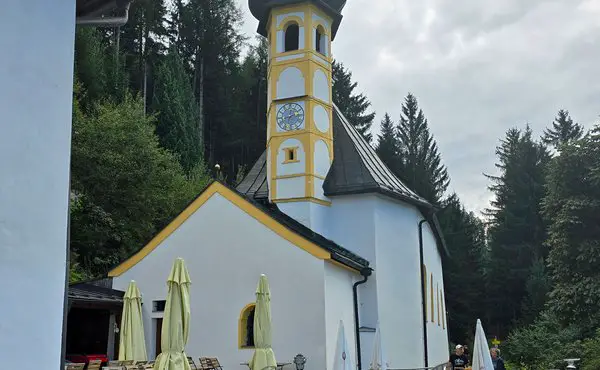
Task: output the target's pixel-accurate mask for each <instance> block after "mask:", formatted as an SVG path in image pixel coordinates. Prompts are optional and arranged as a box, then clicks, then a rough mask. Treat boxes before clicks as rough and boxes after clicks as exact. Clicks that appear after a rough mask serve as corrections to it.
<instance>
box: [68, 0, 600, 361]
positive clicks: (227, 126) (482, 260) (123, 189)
mask: <svg viewBox="0 0 600 370" xmlns="http://www.w3.org/2000/svg"><path fill="white" fill-rule="evenodd" d="M240 19H242V17H241V16H240V10H239V9H237V8H236V4H235V1H234V0H189V1H182V0H174V1H173V2H170V1H169V3H168V4H167V2H166V1H165V0H137V1H135V2H133V4H132V8H131V12H130V20H129V22H128V23H127V25H125V26H123V27H121V28H114V29H94V28H81V29H78V31H77V35H76V45H75V46H76V53H75V54H76V55H75V79H74V80H75V86H74V103H73V146H72V168H71V176H72V178H71V226H70V230H71V236H70V245H71V279H72V280H82V279H88V278H93V277H96V276H101V275H103V274H105V273H106V272H107V271H108V270H109V269H110V267H112V266H114V265H115V264H117V263H118V262H119V261H121V260H123V259H124V258H125V257H127V256H128V255H130V254H131V253H132V252H133V251H135V250H136V249H138V248H139V247H140V246H141V245H143V244H144V243H145V242H146V241H147V240H149V238H151V237H152V235H153V234H155V233H156V232H157V231H158V230H159V229H160V228H161V227H163V226H164V225H165V224H166V223H167V222H168V221H169V220H170V219H172V218H173V217H174V216H175V215H176V214H177V213H178V212H179V211H181V209H182V208H183V207H184V206H185V205H186V204H187V203H188V202H189V201H190V200H192V199H193V198H194V197H195V196H196V195H197V194H198V193H199V192H200V191H201V190H202V189H203V188H204V186H205V185H206V184H207V183H208V181H209V180H210V179H211V178H214V177H218V178H220V179H221V180H223V181H226V182H228V183H230V184H235V183H236V182H237V181H239V180H240V179H241V178H242V176H243V175H244V173H245V172H246V171H247V169H248V168H249V166H251V165H252V163H253V161H254V160H256V159H257V157H258V156H259V155H260V153H261V152H262V151H263V150H264V146H265V140H266V132H265V130H266V106H267V103H266V98H267V96H266V93H267V91H266V90H267V89H266V71H267V50H266V41H265V40H264V39H262V38H259V39H257V40H254V42H250V41H252V40H247V39H246V38H245V37H244V36H243V34H242V33H241V30H240V26H241V25H240V24H239V20H240ZM245 48H249V51H248V52H247V53H242V50H244V49H245ZM333 79H334V86H333V96H334V101H335V103H336V104H337V105H338V106H339V107H340V109H342V111H343V113H344V114H345V115H346V116H347V117H348V119H349V121H350V122H352V123H353V124H354V125H355V126H356V128H357V129H358V131H359V132H360V133H361V134H362V135H363V136H364V137H365V139H366V140H367V141H369V142H370V143H371V145H373V146H374V147H375V149H376V151H377V153H378V154H379V155H380V157H381V158H382V159H383V160H384V161H385V162H386V164H387V165H388V166H389V167H390V169H391V170H392V171H393V172H394V173H395V174H396V175H397V176H398V177H399V178H401V179H402V180H403V181H405V182H406V184H407V185H408V186H410V187H411V188H413V189H415V190H416V191H417V192H418V193H419V194H420V195H421V196H423V197H425V198H426V199H428V200H429V201H430V202H432V203H434V204H435V205H436V206H437V207H438V208H439V211H438V217H439V219H440V223H441V226H442V228H443V231H444V235H445V239H446V242H447V245H448V249H449V251H450V256H449V257H448V258H446V260H445V261H444V267H445V270H444V280H445V284H446V287H445V289H446V299H447V308H448V323H449V338H450V340H451V342H452V343H463V344H465V343H466V344H470V343H471V342H472V339H473V335H474V334H473V331H474V327H475V320H476V319H477V318H481V319H482V321H483V322H484V327H485V328H486V331H487V334H488V335H491V336H496V337H497V338H498V339H500V340H501V341H502V343H501V345H500V348H501V349H502V356H503V357H504V358H505V359H506V360H507V361H508V362H509V363H510V364H511V366H512V368H516V369H522V368H526V369H547V368H549V367H558V366H562V365H561V359H563V358H566V357H581V358H582V359H583V360H582V363H581V365H582V369H587V370H592V369H593V370H597V369H599V368H600V331H599V332H595V330H596V329H597V328H599V327H600V269H598V263H600V127H598V126H596V127H588V128H585V127H583V126H582V125H580V124H577V123H576V122H574V121H573V119H572V118H571V116H570V114H569V112H568V111H566V110H561V111H559V112H558V113H557V115H556V117H555V118H554V119H553V116H554V112H548V118H549V119H548V121H549V122H550V121H552V122H551V123H550V124H549V127H548V128H547V130H546V131H545V132H544V135H543V136H542V137H540V138H536V137H534V135H533V133H532V130H531V129H530V128H529V127H527V126H525V127H515V128H512V129H510V130H508V131H507V132H506V135H505V137H503V138H500V139H499V142H498V146H497V148H495V153H496V155H497V164H496V166H497V171H496V172H497V173H496V174H488V175H487V177H488V179H489V184H490V185H489V189H490V191H492V192H493V194H494V195H495V197H494V200H493V202H492V203H491V204H490V205H489V208H488V209H487V210H486V212H484V213H483V214H475V213H473V212H470V211H468V210H467V209H465V207H464V206H463V204H462V203H461V200H460V198H459V197H458V195H456V194H449V193H448V191H447V189H448V186H449V184H450V181H451V179H450V176H449V173H448V171H447V169H446V167H445V165H444V163H443V156H442V153H440V151H439V149H438V147H437V144H436V141H435V138H434V135H433V133H432V132H431V131H430V129H429V123H428V121H427V118H426V116H425V113H424V112H423V111H422V110H421V109H420V108H419V104H418V101H417V97H415V96H414V95H412V94H408V95H407V96H406V97H405V98H404V100H403V101H399V104H402V113H401V115H400V116H399V117H391V116H390V115H389V114H384V115H382V116H383V119H382V121H381V132H380V134H379V135H378V136H376V137H373V136H372V133H371V125H372V123H373V121H374V119H375V112H373V111H372V110H371V107H370V102H369V100H368V97H366V96H365V95H364V94H361V93H359V92H358V89H357V82H356V81H354V79H353V77H352V73H351V71H350V70H348V69H347V68H346V67H345V66H344V65H343V64H342V63H340V62H339V61H336V62H335V63H334V66H333ZM507 124H508V125H510V124H517V123H507ZM490 150H491V151H493V150H494V148H490ZM216 164H219V167H220V170H218V171H216V170H215V165H216Z"/></svg>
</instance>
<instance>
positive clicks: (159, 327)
mask: <svg viewBox="0 0 600 370" xmlns="http://www.w3.org/2000/svg"><path fill="white" fill-rule="evenodd" d="M162 323H163V319H162V318H159V319H156V357H158V355H159V354H160V353H161V352H162V350H161V348H160V341H161V338H162Z"/></svg>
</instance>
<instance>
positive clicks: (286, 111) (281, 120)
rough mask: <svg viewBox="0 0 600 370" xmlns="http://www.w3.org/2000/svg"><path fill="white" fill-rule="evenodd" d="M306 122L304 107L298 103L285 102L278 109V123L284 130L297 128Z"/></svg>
mask: <svg viewBox="0 0 600 370" xmlns="http://www.w3.org/2000/svg"><path fill="white" fill-rule="evenodd" d="M302 122H304V109H303V108H302V107H301V106H300V104H297V103H287V104H284V105H283V106H282V107H281V108H279V110H278V111H277V125H278V126H279V128H281V129H282V130H284V131H292V130H297V129H298V128H300V126H301V125H302Z"/></svg>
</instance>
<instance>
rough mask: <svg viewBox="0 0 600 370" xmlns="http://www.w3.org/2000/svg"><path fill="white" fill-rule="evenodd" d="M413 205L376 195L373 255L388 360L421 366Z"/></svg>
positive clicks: (397, 365)
mask: <svg viewBox="0 0 600 370" xmlns="http://www.w3.org/2000/svg"><path fill="white" fill-rule="evenodd" d="M421 219H422V216H421V214H420V213H419V212H418V211H417V210H416V209H414V208H413V207H411V206H409V205H406V204H403V203H401V202H397V201H394V200H391V199H389V198H384V197H380V198H377V201H376V210H375V224H376V254H377V255H376V258H377V270H376V271H377V277H378V279H377V297H378V299H379V305H378V309H379V322H380V325H381V327H382V328H383V329H385V330H383V331H382V335H381V337H382V341H383V342H384V343H385V346H386V350H387V355H388V357H389V363H390V366H391V367H395V368H411V367H421V366H423V365H424V355H423V339H422V338H423V335H422V333H423V332H422V310H421V308H422V304H421V280H420V261H419V241H418V232H417V225H418V222H419V221H420V220H421Z"/></svg>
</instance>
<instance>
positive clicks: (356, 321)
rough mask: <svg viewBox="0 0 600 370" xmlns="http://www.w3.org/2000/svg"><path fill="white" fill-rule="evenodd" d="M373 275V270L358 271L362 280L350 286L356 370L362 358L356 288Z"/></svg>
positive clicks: (359, 369) (360, 366) (360, 367)
mask: <svg viewBox="0 0 600 370" xmlns="http://www.w3.org/2000/svg"><path fill="white" fill-rule="evenodd" d="M372 273H373V269H372V268H370V267H365V268H363V269H362V270H360V274H361V275H362V276H363V278H362V280H359V281H357V282H356V283H354V285H352V294H353V297H354V333H355V336H356V368H357V370H361V369H362V358H361V357H362V356H361V354H360V318H359V314H358V286H359V285H361V284H364V283H366V282H367V280H368V279H369V276H371V274H372Z"/></svg>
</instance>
